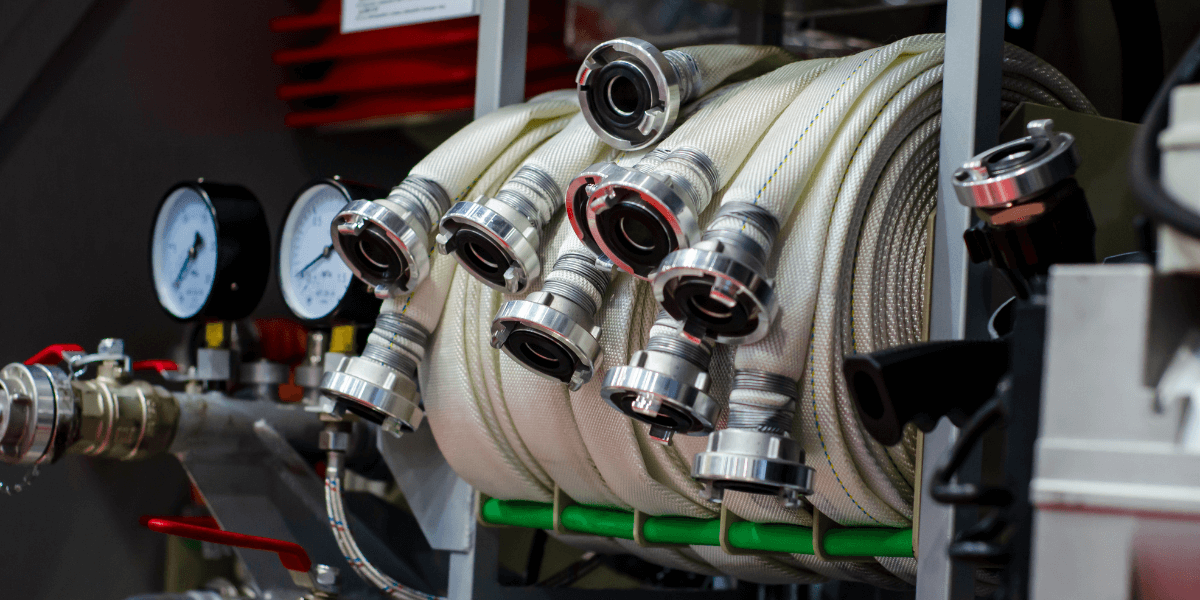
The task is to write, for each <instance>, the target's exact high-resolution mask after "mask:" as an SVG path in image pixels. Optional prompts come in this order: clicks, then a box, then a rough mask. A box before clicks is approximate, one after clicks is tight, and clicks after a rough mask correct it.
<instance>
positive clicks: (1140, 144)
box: [1129, 37, 1200, 239]
mask: <svg viewBox="0 0 1200 600" xmlns="http://www.w3.org/2000/svg"><path fill="white" fill-rule="evenodd" d="M1198 71H1200V37H1198V38H1196V41H1194V42H1192V46H1191V47H1190V48H1188V51H1187V52H1186V53H1184V55H1183V58H1182V59H1180V61H1179V64H1178V65H1176V66H1175V70H1174V71H1172V72H1171V75H1170V77H1168V78H1167V80H1166V81H1165V82H1164V83H1163V85H1162V87H1160V88H1159V89H1158V93H1157V94H1155V96H1154V101H1153V102H1151V103H1150V108H1149V110H1147V111H1146V119H1145V122H1143V123H1142V126H1141V127H1140V128H1139V129H1138V132H1137V135H1136V136H1135V137H1134V139H1133V149H1132V151H1131V152H1130V154H1131V157H1130V160H1129V182H1130V186H1131V187H1132V189H1133V193H1134V195H1135V196H1137V198H1138V200H1139V201H1140V203H1141V205H1142V210H1143V211H1144V212H1145V213H1146V216H1147V217H1149V218H1150V219H1151V220H1152V221H1154V222H1156V223H1160V224H1163V225H1169V226H1170V227H1172V228H1173V229H1176V230H1177V231H1179V232H1181V233H1183V234H1185V235H1187V236H1189V237H1192V238H1196V239H1200V214H1197V213H1196V212H1195V211H1193V210H1191V209H1190V208H1188V207H1186V206H1183V205H1181V204H1179V202H1178V201H1176V200H1175V198H1173V197H1171V195H1170V194H1168V193H1167V190H1166V189H1165V188H1163V185H1162V179H1161V174H1160V173H1159V169H1160V166H1161V162H1162V157H1161V156H1160V155H1159V152H1158V144H1157V141H1158V134H1159V132H1161V131H1162V130H1163V129H1166V127H1167V106H1168V104H1169V103H1170V96H1171V90H1172V89H1174V87H1175V86H1177V85H1180V84H1185V83H1192V82H1194V81H1195V80H1196V74H1197V72H1198Z"/></svg>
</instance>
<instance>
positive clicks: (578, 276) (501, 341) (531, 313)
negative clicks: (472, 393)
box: [492, 249, 612, 391]
mask: <svg viewBox="0 0 1200 600" xmlns="http://www.w3.org/2000/svg"><path fill="white" fill-rule="evenodd" d="M611 280H612V266H611V265H609V264H608V263H606V262H604V261H601V260H599V259H597V258H596V256H595V255H593V254H590V253H588V252H586V251H584V250H583V249H579V250H574V251H569V252H566V253H564V254H561V255H559V257H558V259H557V260H555V261H554V269H553V270H552V271H551V272H550V274H549V275H547V276H546V282H545V284H544V285H543V286H542V289H541V291H538V292H534V293H533V294H530V295H529V296H528V297H527V298H525V299H523V300H510V301H508V302H505V303H504V304H502V305H501V306H500V310H499V311H498V312H497V313H496V317H495V318H494V319H493V320H492V347H493V348H498V349H502V350H504V353H505V354H508V355H509V357H511V358H512V359H513V360H515V361H517V362H518V363H520V364H521V365H523V366H524V367H525V368H527V369H529V370H531V371H533V372H534V373H537V374H539V375H541V376H543V377H545V378H547V379H553V380H556V381H561V382H563V383H565V384H567V385H568V386H570V388H571V391H575V390H578V389H579V388H580V387H582V386H583V384H585V383H587V382H588V381H589V380H591V378H592V375H593V374H594V373H595V372H596V367H597V366H598V365H599V364H600V360H601V358H602V357H603V354H604V351H603V349H602V348H601V347H600V327H599V325H598V324H597V318H598V313H599V311H600V307H601V304H602V302H603V297H604V296H603V294H604V290H605V289H607V288H608V284H609V282H610V281H611Z"/></svg>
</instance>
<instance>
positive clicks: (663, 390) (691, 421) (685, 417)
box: [600, 311, 721, 444]
mask: <svg viewBox="0 0 1200 600" xmlns="http://www.w3.org/2000/svg"><path fill="white" fill-rule="evenodd" d="M678 329H679V323H678V321H676V320H675V319H672V318H671V317H670V315H668V314H666V313H665V312H661V311H660V312H659V315H658V318H657V319H656V320H655V322H654V327H653V328H652V329H651V330H650V340H649V341H648V342H647V343H646V348H645V349H644V350H639V351H637V352H634V353H633V356H632V357H630V359H629V364H628V365H625V366H620V367H614V368H612V369H609V371H608V373H607V374H605V376H604V388H603V389H601V391H600V396H601V397H602V398H604V401H605V402H608V404H609V405H610V406H612V407H613V408H615V409H617V410H619V411H621V412H623V413H625V414H626V415H628V416H630V417H633V418H634V419H637V420H639V421H642V422H644V423H649V424H650V437H652V438H654V439H656V440H658V441H660V442H662V443H664V444H669V443H670V442H671V437H672V436H673V435H674V434H675V433H676V432H679V433H682V434H684V435H708V434H709V433H711V432H712V430H713V427H714V425H715V423H716V422H717V416H718V415H719V414H720V412H721V406H720V405H719V404H717V402H716V401H715V400H713V398H712V397H711V396H709V395H708V390H709V387H710V385H711V380H710V379H709V376H708V365H709V361H710V360H711V359H712V349H713V347H712V344H711V343H709V342H707V341H702V342H700V343H695V342H693V341H691V340H689V339H687V338H685V337H683V336H681V335H679V333H678Z"/></svg>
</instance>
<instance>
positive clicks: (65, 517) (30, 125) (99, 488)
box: [0, 0, 422, 600]
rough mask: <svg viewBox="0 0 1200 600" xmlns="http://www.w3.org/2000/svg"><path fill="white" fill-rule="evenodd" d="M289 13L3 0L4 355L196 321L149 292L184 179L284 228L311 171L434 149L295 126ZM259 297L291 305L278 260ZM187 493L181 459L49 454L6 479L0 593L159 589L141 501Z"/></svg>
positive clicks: (127, 1) (374, 166)
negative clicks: (161, 231) (18, 487)
mask: <svg viewBox="0 0 1200 600" xmlns="http://www.w3.org/2000/svg"><path fill="white" fill-rule="evenodd" d="M294 11H295V9H294V7H293V6H292V5H290V4H289V3H288V2H285V1H284V0H253V1H246V0H202V1H187V2H184V1H179V0H169V1H164V0H95V1H91V0H4V1H3V2H0V82H3V83H0V278H3V279H5V280H7V281H8V285H6V286H4V287H5V289H6V290H7V292H6V293H4V294H0V315H4V319H3V321H2V325H0V364H3V363H8V362H10V361H14V360H22V359H24V358H26V357H28V356H30V355H31V354H32V353H34V352H36V351H37V350H38V349H40V348H42V347H44V346H46V345H47V344H50V343H60V342H74V343H78V344H81V345H83V346H84V347H86V348H92V347H94V345H95V344H96V342H97V341H98V340H99V339H100V338H102V337H107V336H121V337H124V338H126V340H127V348H128V350H129V351H130V352H131V353H132V354H133V355H134V356H135V357H141V358H152V357H160V356H165V355H167V353H168V350H169V348H170V346H171V345H172V344H174V343H175V342H177V341H178V339H179V336H180V333H181V327H180V326H179V325H178V324H176V323H175V322H173V321H172V320H171V319H169V318H168V317H167V316H166V315H165V314H164V313H163V311H162V310H161V309H160V308H159V307H158V305H157V303H156V301H155V299H154V292H153V289H152V287H151V284H150V280H149V276H148V272H149V267H148V263H147V247H148V244H149V232H150V228H151V223H152V220H153V217H154V211H155V208H156V207H157V205H158V202H159V201H160V199H161V198H162V194H163V192H165V191H166V189H167V188H168V187H169V186H171V185H172V184H174V183H175V182H177V181H180V180H184V179H193V178H196V177H200V176H203V177H206V178H208V179H210V180H213V181H227V182H234V183H240V184H242V185H245V186H247V187H248V188H249V189H250V190H252V191H253V192H254V193H255V194H256V195H257V196H258V197H259V199H260V200H261V201H262V203H263V205H264V207H265V208H266V212H267V215H268V218H269V222H270V224H271V228H272V235H274V234H276V233H277V230H278V227H279V224H280V222H281V220H282V218H283V212H284V210H285V208H286V207H287V204H288V203H289V202H290V200H291V197H292V196H293V194H294V193H295V192H296V190H297V189H298V188H299V187H300V186H301V185H302V184H304V183H305V182H306V181H307V180H309V179H311V178H312V177H314V176H317V175H332V174H340V175H342V176H344V177H347V178H350V179H356V180H359V181H363V182H365V183H373V184H377V185H394V184H395V183H396V182H398V181H399V180H400V179H401V178H403V176H404V174H405V173H407V171H408V169H409V167H411V165H412V163H413V162H414V161H415V160H416V159H418V158H419V157H420V156H421V152H422V151H421V150H420V149H419V148H416V147H415V146H414V144H413V143H412V142H410V141H409V140H408V138H407V137H406V136H405V134H403V133H401V132H400V131H399V130H388V131H379V132H366V133H364V132H359V133H341V134H331V133H325V134H315V133H311V132H295V131H291V130H288V129H286V128H284V127H283V116H284V112H285V106H284V105H283V103H282V102H280V101H279V100H277V99H276V98H275V86H276V85H277V84H278V83H280V82H281V81H282V80H283V73H282V71H281V69H280V68H279V67H277V66H276V65H274V64H273V63H272V62H271V53H272V52H273V51H274V50H276V49H278V48H280V47H283V46H284V45H285V44H287V43H288V42H289V40H288V39H287V38H285V37H282V36H279V35H276V34H272V33H271V32H270V31H269V28H268V21H269V20H270V18H271V17H274V16H277V15H282V14H288V13H291V12H294ZM31 72H32V75H31ZM39 73H40V74H39ZM31 77H32V78H31ZM26 84H27V85H26ZM258 314H259V315H262V316H267V315H280V316H282V315H284V307H283V304H282V300H281V299H280V297H279V292H278V286H277V284H276V282H275V274H274V273H272V275H271V282H270V284H269V287H268V289H267V292H266V296H265V299H264V301H263V303H262V304H261V305H260V307H259V311H258ZM22 472H23V469H16V468H13V467H4V468H0V478H3V479H4V480H5V481H13V480H15V479H16V478H18V477H19V476H20V475H21V474H22ZM185 496H186V479H185V476H184V474H183V471H182V469H180V467H179V466H178V463H177V462H176V461H175V460H174V459H173V458H170V457H164V458H162V459H158V460H153V461H150V462H146V463H114V462H101V461H86V460H83V459H79V458H71V457H68V458H66V459H64V460H63V461H61V462H60V463H59V464H55V465H51V466H50V467H48V468H45V469H43V474H42V476H41V477H39V478H38V479H37V480H36V481H35V483H34V485H33V486H32V487H30V488H29V489H28V490H27V491H25V492H24V493H22V494H19V495H17V496H14V497H11V498H10V497H7V496H3V495H0V564H3V565H4V568H3V569H0V597H3V598H6V599H12V600H35V599H42V598H45V599H51V598H54V599H59V600H72V599H81V600H82V599H98V600H99V599H119V598H124V597H126V596H129V595H132V594H135V593H141V592H148V591H156V590H160V589H161V587H162V564H163V563H162V556H163V550H164V539H165V538H164V537H163V536H160V535H159V534H154V533H150V532H148V531H146V530H144V529H142V528H140V527H138V526H137V518H138V516H140V515H142V514H154V513H157V514H163V513H168V512H171V511H173V510H175V509H176V508H177V507H178V505H179V503H180V502H182V500H183V499H184V498H185Z"/></svg>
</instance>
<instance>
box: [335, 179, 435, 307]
mask: <svg viewBox="0 0 1200 600" xmlns="http://www.w3.org/2000/svg"><path fill="white" fill-rule="evenodd" d="M449 208H450V198H449V196H448V195H447V194H446V190H444V189H442V186H440V185H438V183H437V182H435V181H432V180H429V179H424V178H421V177H408V178H406V179H405V180H404V181H402V182H401V183H400V185H398V186H396V187H395V188H392V191H391V193H389V194H388V197H387V198H384V199H381V200H355V201H353V202H351V203H350V204H347V205H346V207H345V208H343V209H342V211H341V212H339V213H338V214H337V216H336V217H334V218H333V223H332V225H331V226H330V234H331V235H332V237H333V247H334V249H335V250H337V253H338V254H339V255H341V257H342V260H344V261H346V264H347V265H348V266H349V267H350V270H351V271H353V272H354V275H355V276H357V277H358V278H359V279H361V280H363V281H365V282H367V284H369V285H371V286H372V287H373V288H374V292H375V295H376V296H377V297H379V298H386V297H388V296H392V295H398V294H407V293H409V292H412V291H413V290H414V289H416V287H417V284H419V283H421V282H422V281H424V279H425V277H426V276H427V275H428V274H429V235H430V232H431V231H432V230H433V226H434V225H435V224H436V221H437V219H438V217H439V216H440V215H441V214H443V213H444V212H446V210H447V209H449Z"/></svg>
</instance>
